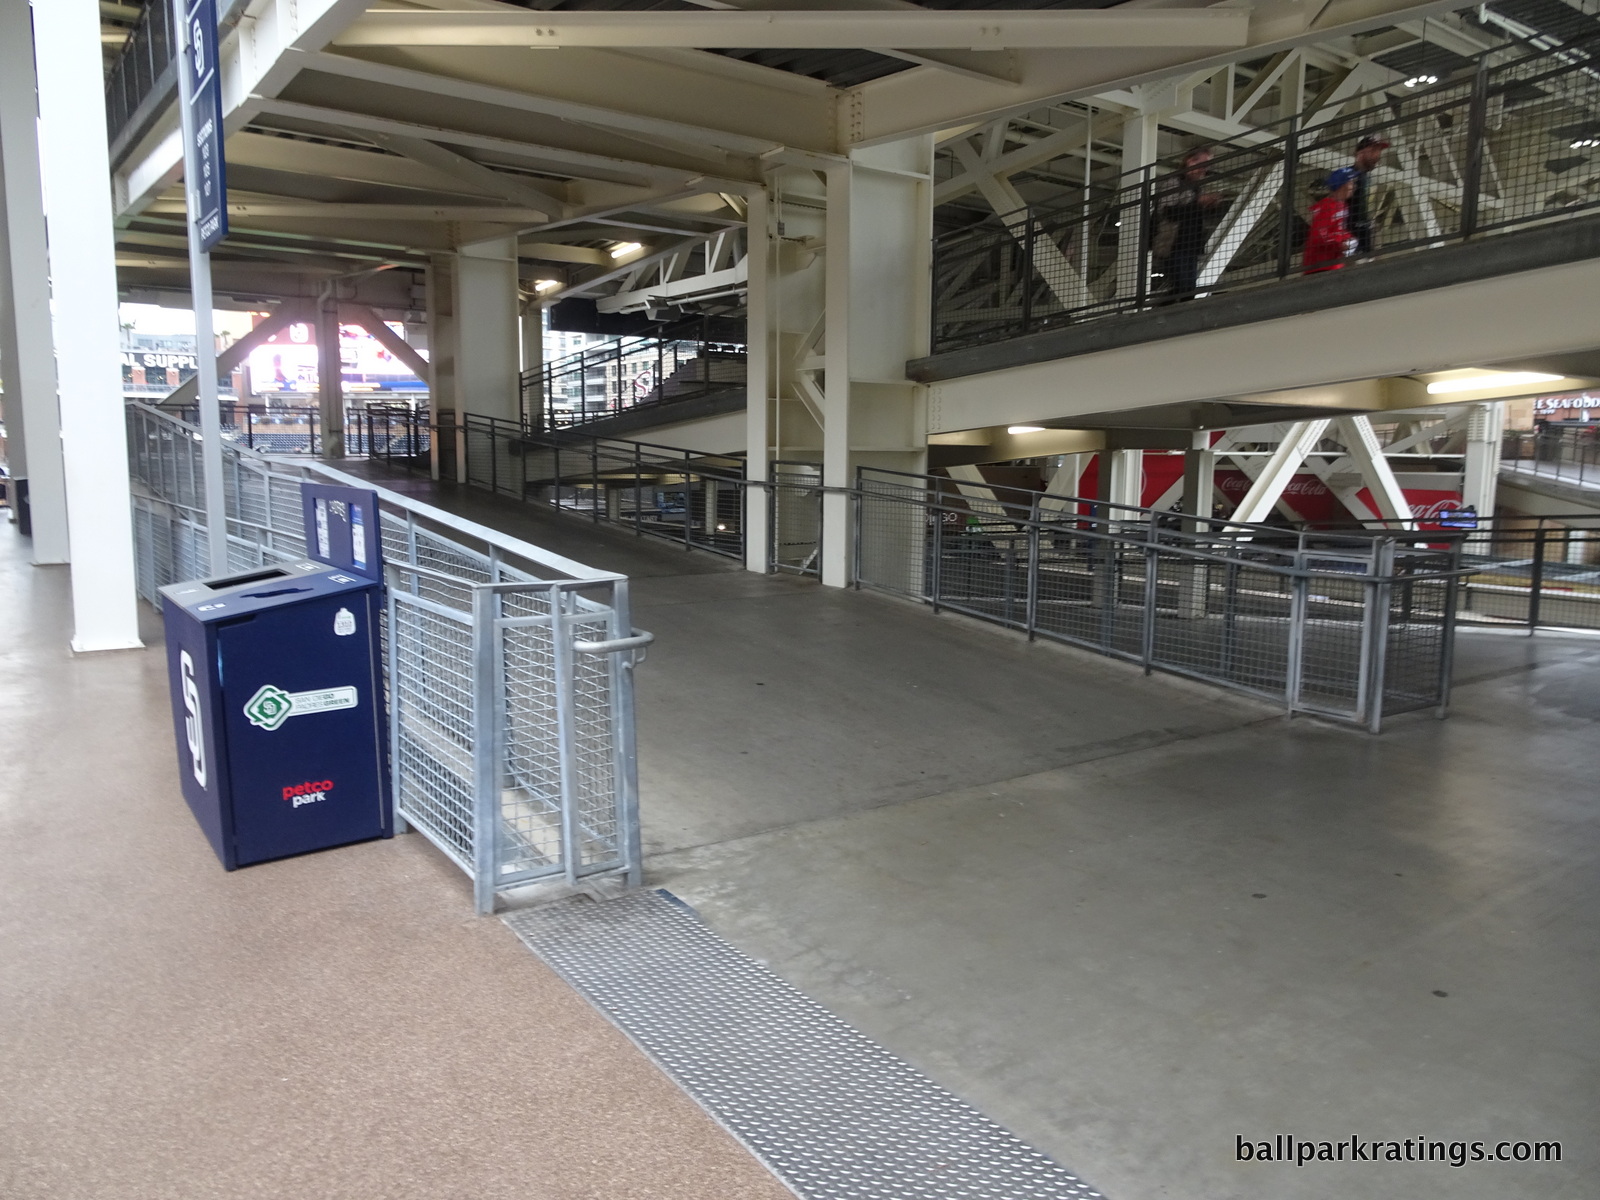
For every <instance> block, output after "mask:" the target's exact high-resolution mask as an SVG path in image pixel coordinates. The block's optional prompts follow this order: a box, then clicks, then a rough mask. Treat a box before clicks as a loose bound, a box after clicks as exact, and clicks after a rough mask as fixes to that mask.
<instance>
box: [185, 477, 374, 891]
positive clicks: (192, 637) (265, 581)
mask: <svg viewBox="0 0 1600 1200" xmlns="http://www.w3.org/2000/svg"><path fill="white" fill-rule="evenodd" d="M325 490H331V489H325ZM341 490H344V491H352V490H353V489H341ZM355 494H356V495H357V496H372V494H371V493H361V492H359V491H357V492H355ZM360 503H361V504H363V505H365V504H370V505H371V507H369V508H367V511H368V512H369V513H373V514H375V513H376V497H375V496H372V498H371V500H370V501H361V502H360ZM358 511H359V510H358ZM373 523H374V524H375V523H376V522H375V521H374V522H373ZM315 544H316V543H315V542H312V545H313V546H315ZM363 548H364V549H365V550H367V551H368V552H369V553H370V552H371V551H372V550H373V549H374V548H373V547H372V546H370V545H367V546H364V547H363ZM369 561H372V562H374V563H375V562H376V555H375V554H372V557H371V558H370V559H369ZM375 576H377V573H376V572H373V573H371V574H368V573H363V572H361V571H358V570H355V569H351V568H349V567H348V566H344V565H332V566H330V565H329V564H327V563H323V562H315V561H310V560H307V561H302V562H298V563H290V564H284V565H282V566H278V567H269V568H263V569H260V570H255V571H249V572H246V573H244V574H238V575H228V576H220V577H216V578H212V579H200V580H194V581H192V582H189V583H177V584H172V585H171V586H169V587H165V588H162V589H161V596H162V612H163V618H164V621H165V625H166V638H167V662H168V668H169V671H170V678H171V684H172V711H173V724H174V728H175V731H176V734H177V748H178V766H179V775H180V778H181V779H182V783H183V795H184V799H185V800H186V801H187V802H188V804H189V807H190V808H191V809H192V810H193V812H194V815H195V818H196V819H197V820H198V821H199V823H200V826H201V828H202V829H204V830H205V833H206V836H207V838H208V839H209V840H210V842H211V845H212V848H213V849H214V850H216V852H217V856H218V857H219V858H220V859H221V860H222V863H223V865H224V866H225V867H227V868H228V869H229V870H230V871H231V870H233V869H234V868H236V867H243V866H248V865H250V864H252V863H259V862H266V861H268V860H269V859H275V858H284V857H286V856H288V855H292V854H303V853H306V852H308V851H312V850H321V849H325V848H327V847H331V846H340V845H345V844H347V843H350V842H359V841H366V840H368V839H371V838H378V837H389V836H391V835H392V833H393V807H392V802H391V798H390V795H389V784H388V778H389V773H388V769H387V757H388V756H387V721H386V719H385V714H384V704H383V680H382V674H381V671H382V659H381V655H380V645H379V620H380V616H381V613H382V611H383V594H382V586H383V585H382V583H381V576H378V577H375Z"/></svg>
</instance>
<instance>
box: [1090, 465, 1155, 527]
mask: <svg viewBox="0 0 1600 1200" xmlns="http://www.w3.org/2000/svg"><path fill="white" fill-rule="evenodd" d="M1100 462H1101V465H1102V467H1103V468H1104V469H1105V471H1106V475H1104V476H1102V478H1101V480H1100V496H1101V498H1102V499H1104V500H1107V501H1109V502H1110V503H1112V504H1121V505H1125V506H1127V507H1128V508H1138V507H1139V501H1140V499H1142V498H1143V496H1144V451H1143V450H1105V451H1102V452H1101V454H1100ZM1110 517H1111V519H1112V520H1113V521H1118V520H1129V519H1131V514H1127V513H1122V514H1118V513H1111V514H1110Z"/></svg>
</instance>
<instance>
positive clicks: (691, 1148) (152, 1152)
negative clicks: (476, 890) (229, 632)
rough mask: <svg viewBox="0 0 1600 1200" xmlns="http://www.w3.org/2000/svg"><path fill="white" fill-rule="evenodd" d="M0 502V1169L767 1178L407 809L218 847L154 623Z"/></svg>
mask: <svg viewBox="0 0 1600 1200" xmlns="http://www.w3.org/2000/svg"><path fill="white" fill-rule="evenodd" d="M25 554H26V551H25V547H24V546H23V545H22V543H21V541H20V539H19V538H17V537H16V535H15V533H14V532H13V530H12V529H11V528H10V527H9V526H5V525H0V614H3V619H4V624H5V635H4V637H3V638H0V667H3V669H4V676H5V679H6V687H5V689H4V690H3V691H0V761H3V762H4V763H5V769H4V771H3V772H0V896H3V899H4V904H3V905H0V1197H4V1198H5V1200H221V1198H227V1200H238V1198H244V1197H272V1198H274V1200H288V1198H294V1200H300V1198H306V1200H446V1198H453V1197H478V1196H491V1195H505V1196H516V1197H530V1198H537V1200H572V1198H574V1197H583V1198H593V1200H601V1198H604V1200H619V1198H629V1200H665V1198H668V1197H671V1198H674V1200H711V1198H719V1200H720V1198H721V1197H738V1198H740V1200H745V1198H748V1200H781V1198H782V1197H785V1196H789V1195H790V1193H789V1191H788V1190H787V1189H786V1188H784V1187H782V1186H781V1185H780V1184H778V1183H777V1181H776V1180H775V1179H773V1178H772V1176H771V1175H770V1174H769V1173H768V1172H767V1171H766V1169H765V1168H764V1167H762V1166H761V1165H760V1164H759V1163H757V1162H756V1161H755V1160H754V1159H753V1158H751V1157H750V1156H749V1155H748V1154H747V1153H746V1152H745V1151H744V1150H743V1149H742V1148H741V1147H740V1146H739V1145H738V1144H737V1143H736V1142H734V1140H733V1139H732V1138H731V1137H730V1136H729V1135H728V1134H727V1133H725V1132H724V1131H723V1130H722V1129H720V1128H718V1127H717V1126H716V1125H715V1124H714V1123H713V1122H712V1121H711V1119H710V1118H709V1117H707V1116H706V1115H705V1113H704V1112H703V1111H702V1110H701V1109H700V1108H699V1107H698V1106H696V1105H695V1104H694V1103H693V1101H691V1100H690V1099H689V1098H688V1097H687V1096H685V1095H684V1094H683V1093H682V1092H680V1091H679V1090H678V1089H677V1088H676V1087H675V1086H674V1085H673V1084H672V1083H670V1082H669V1081H668V1080H667V1078H666V1077H665V1076H664V1075H662V1074H661V1073H660V1072H658V1071H657V1070H656V1069H655V1067H654V1066H652V1065H651V1064H650V1063H649V1062H648V1061H647V1060H646V1059H645V1058H644V1056H643V1055H642V1054H640V1053H639V1052H638V1051H637V1050H636V1049H634V1047H633V1046H632V1045H631V1044H629V1043H628V1041H627V1040H626V1039H625V1038H624V1037H623V1036H622V1035H621V1034H620V1033H618V1032H617V1031H616V1030H615V1029H614V1028H613V1027H612V1026H611V1025H610V1024H608V1023H607V1022H606V1021H605V1020H604V1019H603V1018H601V1017H600V1016H599V1015H598V1014H596V1013H595V1012H594V1011H593V1010H592V1009H591V1008H590V1007H589V1006H588V1005H587V1004H586V1003H585V1002H584V1001H583V1000H582V999H580V998H579V997H578V996H577V995H576V993H574V992H572V991H571V990H570V989H569V988H567V986H566V985H565V984H564V983H562V982H561V981H560V980H559V979H557V978H556V976H555V975H554V974H553V973H552V972H550V971H549V970H548V969H546V968H545V967H544V965H543V964H542V963H540V962H539V961H538V960H537V959H535V958H534V957H533V956H532V955H530V954H528V953H527V952H526V951H525V950H524V949H523V948H522V947H521V945H520V944H519V943H518V942H517V940H516V939H515V937H513V936H512V934H511V932H510V930H508V929H506V928H505V927H504V926H503V925H502V924H501V923H500V922H498V921H493V920H480V919H478V918H476V917H474V916H473V915H472V908H471V897H470V889H469V888H468V887H467V881H466V879H465V877H464V876H463V875H462V874H461V873H460V872H459V871H458V870H456V868H455V867H453V866H452V865H450V864H449V863H447V862H445V861H444V860H443V858H441V856H439V855H438V854H437V853H435V852H434V851H433V850H432V848H431V847H430V846H428V844H427V843H426V842H424V841H423V840H422V839H421V838H416V837H406V838H397V839H395V840H393V841H385V842H369V843H366V844H365V845H360V846H352V847H346V848H343V849H340V850H334V851H329V852H327V853H323V854H314V855H308V856H306V857H303V858H295V859H288V860H285V861H283V862H277V863H269V864H266V865H264V866H257V867H251V868H248V869H247V870H243V871H238V872H235V873H233V874H228V873H225V872H224V871H223V870H222V869H221V867H220V866H219V865H218V864H217V861H216V859H215V858H214V857H213V856H212V853H211V849H210V847H209V845H207V843H206V841H205V838H204V836H203V835H202V834H201V832H200V830H199V828H198V826H196V825H195V823H194V821H193V820H192V819H191V818H190V816H189V812H188V810H187V809H186V808H185V807H184V804H183V801H182V799H181V798H180V796H179V793H178V787H177V772H176V760H175V756H174V753H173V740H172V727H171V716H170V709H169V708H168V707H167V699H166V690H167V689H166V679H165V665H164V655H163V653H162V650H161V647H160V643H159V637H160V628H159V624H158V623H157V622H156V621H155V620H154V619H153V614H149V613H148V612H147V614H146V615H147V616H149V617H152V619H151V620H150V621H149V622H148V630H147V641H148V643H149V645H150V647H151V648H149V649H146V650H143V651H127V652H120V653H114V654H99V655H89V656H83V657H76V658H75V657H73V656H72V655H71V654H70V652H69V651H68V649H67V639H68V633H69V630H68V624H69V620H70V617H69V608H68V605H69V601H68V599H67V589H66V584H67V576H66V571H65V569H64V568H33V567H30V566H28V565H27V563H26V559H25Z"/></svg>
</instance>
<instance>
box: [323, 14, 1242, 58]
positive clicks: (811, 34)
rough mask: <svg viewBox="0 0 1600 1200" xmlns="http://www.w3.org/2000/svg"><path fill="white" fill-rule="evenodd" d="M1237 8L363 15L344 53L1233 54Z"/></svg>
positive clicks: (342, 39)
mask: <svg viewBox="0 0 1600 1200" xmlns="http://www.w3.org/2000/svg"><path fill="white" fill-rule="evenodd" d="M1249 25H1250V14H1249V13H1248V12H1245V11H1243V10H1238V9H1204V8H1202V9H1168V10H1165V11H1159V12H1155V11H1134V12H1124V11H1106V10H1095V9H1053V10H1046V11H1039V10H1029V9H1023V10H1014V11H1006V10H1000V9H988V10H985V11H983V12H981V13H971V12H961V11H949V10H945V11H940V10H933V11H929V10H926V9H923V10H921V11H917V12H873V11H862V10H855V11H843V12H841V11H837V10H831V11H811V12H807V11H792V10H791V11H774V12H736V11H718V12H638V11H630V12H589V11H582V12H569V11H563V12H527V13H519V12H450V13H441V12H417V11H401V10H380V11H376V12H368V13H367V14H366V15H365V16H363V17H361V18H360V19H358V20H357V21H356V22H355V23H354V24H353V25H351V26H350V27H349V28H348V29H346V30H345V31H344V32H343V33H341V34H340V35H339V36H338V37H337V38H336V39H335V41H336V44H338V45H341V46H534V47H552V48H556V47H562V46H596V47H612V48H621V49H627V48H638V47H648V48H651V49H660V48H663V47H670V46H678V47H682V48H684V49H691V50H711V49H741V48H742V49H778V50H871V49H899V50H1008V49H1012V48H1026V49H1062V50H1086V49H1104V48H1118V47H1149V46H1160V47H1166V46H1177V47H1191V46H1193V47H1204V48H1211V47H1237V46H1242V45H1244V44H1245V39H1246V37H1247V35H1248V32H1249Z"/></svg>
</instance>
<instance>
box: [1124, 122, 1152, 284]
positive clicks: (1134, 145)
mask: <svg viewBox="0 0 1600 1200" xmlns="http://www.w3.org/2000/svg"><path fill="white" fill-rule="evenodd" d="M1160 131H1161V127H1160V124H1159V123H1158V122H1157V121H1156V117H1155V114H1154V113H1147V112H1138V113H1130V114H1129V116H1128V119H1127V120H1126V121H1124V122H1123V125H1122V174H1123V178H1124V179H1126V178H1127V177H1128V173H1129V172H1130V171H1138V170H1142V169H1143V168H1145V167H1148V166H1150V165H1151V164H1152V163H1154V162H1155V161H1156V138H1157V135H1158V134H1159V133H1160ZM1133 182H1134V186H1133V187H1131V188H1129V189H1128V190H1127V191H1126V192H1125V193H1124V194H1123V196H1122V198H1121V199H1122V204H1123V209H1122V228H1121V229H1120V230H1118V232H1117V295H1118V296H1123V297H1126V296H1136V295H1138V294H1139V281H1140V279H1141V278H1142V277H1143V275H1144V274H1145V272H1146V271H1148V270H1149V264H1147V263H1145V262H1143V261H1142V259H1143V257H1144V256H1143V255H1142V254H1141V253H1140V247H1141V244H1142V242H1143V240H1144V239H1143V238H1142V237H1141V235H1140V226H1139V212H1140V210H1139V199H1140V197H1141V195H1142V194H1143V190H1142V189H1143V177H1142V176H1135V177H1134V181H1133Z"/></svg>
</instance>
